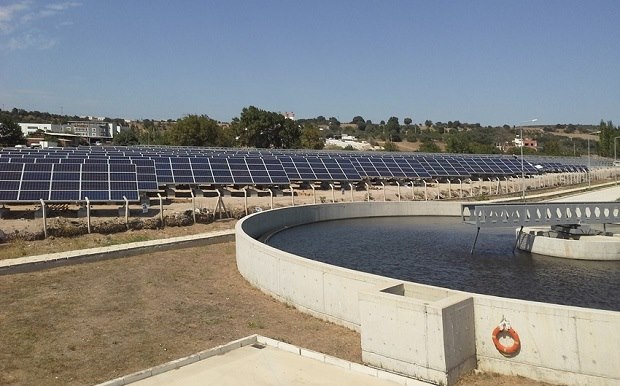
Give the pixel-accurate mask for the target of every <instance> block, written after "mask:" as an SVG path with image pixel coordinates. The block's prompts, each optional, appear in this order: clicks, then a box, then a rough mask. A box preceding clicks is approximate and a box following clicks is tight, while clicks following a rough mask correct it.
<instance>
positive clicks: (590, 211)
mask: <svg viewBox="0 0 620 386" xmlns="http://www.w3.org/2000/svg"><path fill="white" fill-rule="evenodd" d="M461 218H462V219H463V222H464V223H467V224H472V225H476V226H477V227H478V228H480V227H498V226H506V227H511V226H526V225H563V224H566V225H572V224H611V223H617V222H620V202H614V201H612V202H565V203H544V204H509V205H506V204H480V203H473V204H461Z"/></svg>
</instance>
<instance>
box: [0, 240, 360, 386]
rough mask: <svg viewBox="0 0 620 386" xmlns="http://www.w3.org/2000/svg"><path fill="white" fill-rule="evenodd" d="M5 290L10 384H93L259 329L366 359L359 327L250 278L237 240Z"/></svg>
mask: <svg viewBox="0 0 620 386" xmlns="http://www.w3.org/2000/svg"><path fill="white" fill-rule="evenodd" d="M0 292H1V293H3V294H4V295H5V296H2V297H1V298H0V310H2V312H0V325H2V329H3V331H2V334H0V347H3V350H1V351H0V384H3V385H4V384H8V385H34V384H37V385H84V384H93V383H97V382H101V381H105V380H107V379H112V378H115V377H118V376H120V375H124V374H128V373H131V372H134V371H137V370H140V369H143V368H146V367H150V366H154V365H157V364H160V363H163V362H166V361H169V360H172V359H175V358H178V357H182V356H186V355H189V354H191V353H194V352H197V351H200V350H204V349H207V348H210V347H214V346H217V345H220V344H224V343H226V342H229V341H231V340H235V339H238V338H240V337H244V336H247V335H251V334H255V333H259V334H262V335H267V336H270V337H273V338H275V339H280V340H283V341H286V342H290V343H293V344H297V345H301V346H305V347H309V348H311V349H315V350H318V351H322V352H326V353H329V354H331V355H336V356H339V357H342V358H345V359H349V360H353V361H357V362H359V361H360V359H361V352H360V342H359V335H358V334H356V333H354V332H353V331H350V330H347V329H345V328H343V327H339V326H336V325H334V324H331V323H326V322H322V321H319V320H318V319H315V318H312V317H310V316H307V315H305V314H302V313H299V312H297V311H296V310H295V309H293V308H291V307H287V306H286V305H284V304H282V303H279V302H277V301H275V300H273V299H272V298H270V297H268V296H266V295H264V294H263V293H261V292H260V291H258V290H256V289H255V288H253V287H251V286H250V285H249V284H248V283H247V282H245V280H243V278H242V277H241V276H240V275H239V273H238V272H237V270H236V265H235V261H234V244H233V243H226V244H220V245H213V246H206V247H199V248H189V249H184V250H179V251H174V252H157V253H152V254H147V255H141V256H134V257H129V258H124V259H118V260H108V261H101V262H96V263H90V264H81V265H75V266H69V267H62V268H55V269H50V270H46V271H41V272H35V273H27V274H15V275H10V276H0ZM319 332H320V334H319ZM321 336H323V337H324V338H321Z"/></svg>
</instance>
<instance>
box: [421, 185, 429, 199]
mask: <svg viewBox="0 0 620 386" xmlns="http://www.w3.org/2000/svg"><path fill="white" fill-rule="evenodd" d="M422 182H424V201H428V187H427V186H426V181H422Z"/></svg>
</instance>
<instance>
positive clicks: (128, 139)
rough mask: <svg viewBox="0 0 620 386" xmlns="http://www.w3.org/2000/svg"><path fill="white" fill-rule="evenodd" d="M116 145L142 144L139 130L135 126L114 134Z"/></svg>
mask: <svg viewBox="0 0 620 386" xmlns="http://www.w3.org/2000/svg"><path fill="white" fill-rule="evenodd" d="M113 142H114V144H115V145H119V146H134V145H138V144H140V139H139V137H138V131H137V130H136V129H135V128H129V129H127V130H121V132H120V133H117V134H116V135H115V136H114V140H113Z"/></svg>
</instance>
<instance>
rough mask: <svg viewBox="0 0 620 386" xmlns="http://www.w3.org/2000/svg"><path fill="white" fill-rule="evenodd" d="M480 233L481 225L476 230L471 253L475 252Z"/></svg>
mask: <svg viewBox="0 0 620 386" xmlns="http://www.w3.org/2000/svg"><path fill="white" fill-rule="evenodd" d="M479 234H480V227H478V229H477V230H476V238H475V239H474V245H472V246H471V252H470V254H471V255H473V254H474V250H475V249H476V243H477V242H478V235H479Z"/></svg>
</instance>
